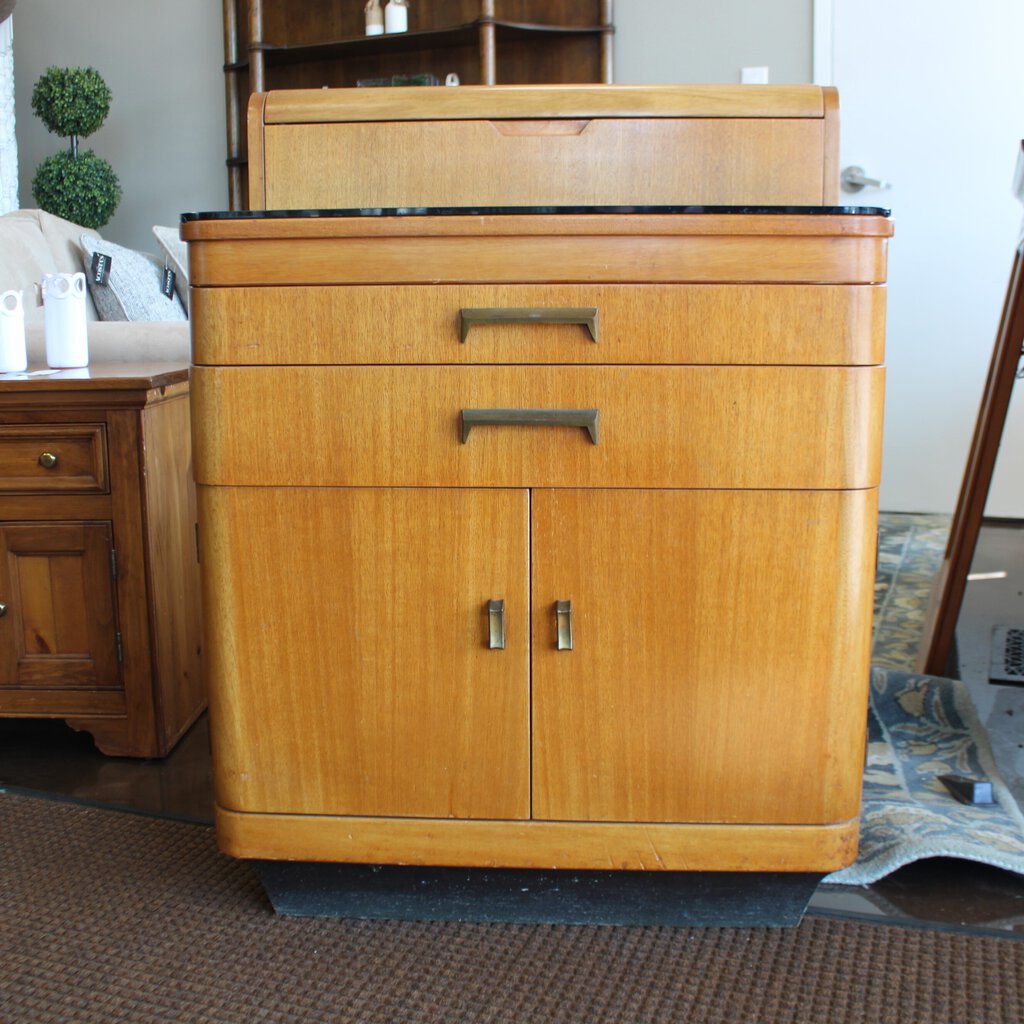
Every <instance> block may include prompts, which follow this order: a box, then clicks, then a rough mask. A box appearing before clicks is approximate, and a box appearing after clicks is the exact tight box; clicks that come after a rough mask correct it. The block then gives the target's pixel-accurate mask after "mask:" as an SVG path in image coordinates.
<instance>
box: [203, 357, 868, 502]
mask: <svg viewBox="0 0 1024 1024" xmlns="http://www.w3.org/2000/svg"><path fill="white" fill-rule="evenodd" d="M883 379H884V370H883V369H882V368H881V367H858V368H823V367H773V366H764V367H750V366H671V367H663V366H659V367H651V366H646V367H645V366H621V367H616V366H578V367H571V368H566V367H557V366H472V367H444V366H424V367H417V368H416V369H415V370H410V369H409V368H407V367H397V366H396V367H390V366H366V367H354V366H322V367H302V366H288V367H250V368H246V367H216V368H215V367H196V368H194V370H193V380H192V386H193V389H194V394H195V397H196V402H195V405H194V407H193V415H194V419H193V430H194V437H195V444H196V450H195V472H196V480H197V482H198V483H202V484H226V485H231V484H237V485H256V484H260V485H264V486H288V485H296V486H298V485H301V486H426V487H429V486H437V487H446V486H456V487H457V486H473V487H481V486H482V487H669V488H674V487H698V488H703V487H714V488H786V489H788V488H843V489H848V488H862V487H873V486H875V485H876V484H877V482H878V475H879V449H880V423H881V411H882V393H883ZM481 410H503V411H504V412H505V415H502V416H497V417H489V416H486V415H485V416H484V418H485V419H498V420H502V419H505V420H508V419H514V418H515V417H514V416H511V417H510V416H508V415H507V411H508V410H514V411H522V410H530V411H538V410H539V411H541V412H542V413H545V414H546V413H550V412H551V411H552V410H558V411H566V410H568V411H571V412H575V413H576V414H577V415H576V416H575V417H574V418H571V421H572V422H574V423H575V425H545V426H541V425H493V424H487V425H474V422H473V414H474V413H476V414H478V415H479V414H480V411H481ZM467 414H468V415H467ZM588 417H589V419H588ZM540 418H541V419H544V418H546V417H545V416H544V415H541V416H540ZM547 418H550V417H547Z"/></svg>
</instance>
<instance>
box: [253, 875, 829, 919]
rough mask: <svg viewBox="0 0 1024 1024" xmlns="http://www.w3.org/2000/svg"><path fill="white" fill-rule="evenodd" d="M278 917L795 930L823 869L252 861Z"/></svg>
mask: <svg viewBox="0 0 1024 1024" xmlns="http://www.w3.org/2000/svg"><path fill="white" fill-rule="evenodd" d="M252 864H253V867H255V869H256V871H257V873H258V874H259V876H260V880H261V881H262V882H263V886H264V888H265V889H266V892H267V895H268V896H269V898H270V901H271V903H272V904H273V906H274V910H275V911H277V913H279V914H289V915H296V916H299V917H358V918H390V919H393V920H401V921H503V922H507V923H517V924H617V925H672V926H677V927H718V928H748V927H775V928H780V927H792V926H795V925H797V924H799V923H800V919H801V918H802V917H803V913H804V910H805V909H806V907H807V903H808V901H809V900H810V898H811V896H812V895H813V893H814V890H815V889H816V888H817V885H818V882H819V881H820V880H821V878H822V876H821V875H820V874H790V873H747V872H736V873H732V872H684V871H652V872H645V871H537V870H518V869H515V870H513V869H507V868H501V869H495V868H435V867H401V866H394V865H383V866H378V865H366V864H315V863H296V862H292V861H288V862H284V861H253V862H252Z"/></svg>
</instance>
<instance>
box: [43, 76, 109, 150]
mask: <svg viewBox="0 0 1024 1024" xmlns="http://www.w3.org/2000/svg"><path fill="white" fill-rule="evenodd" d="M110 99H111V96H110V89H108V88H107V83H106V82H104V81H103V78H102V77H101V76H100V73H99V72H98V71H97V70H96V69H95V68H57V67H52V68H47V69H46V71H45V72H44V73H43V74H42V75H41V76H40V78H39V81H38V82H36V85H35V88H34V89H33V90H32V112H33V113H34V114H36V116H37V117H39V119H40V120H41V121H42V122H43V124H45V125H46V127H47V128H49V130H50V131H51V132H54V133H55V134H56V135H81V136H82V137H83V138H84V137H85V136H87V135H92V133H93V132H94V131H96V129H97V128H99V126H100V125H101V124H103V121H104V119H105V118H106V116H107V114H108V113H110Z"/></svg>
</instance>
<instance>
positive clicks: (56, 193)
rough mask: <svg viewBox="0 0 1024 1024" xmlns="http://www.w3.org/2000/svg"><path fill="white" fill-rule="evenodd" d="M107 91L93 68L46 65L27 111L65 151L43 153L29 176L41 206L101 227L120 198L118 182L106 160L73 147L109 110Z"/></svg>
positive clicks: (73, 219) (112, 213) (33, 192)
mask: <svg viewBox="0 0 1024 1024" xmlns="http://www.w3.org/2000/svg"><path fill="white" fill-rule="evenodd" d="M110 100H111V95H110V89H109V88H108V87H107V83H106V82H104V81H103V78H102V76H101V75H100V73H99V72H98V71H97V70H96V69H95V68H56V67H52V68H47V70H46V71H45V72H44V73H43V75H42V76H41V77H40V78H39V81H38V82H36V85H35V88H34V89H33V90H32V111H33V113H35V114H36V115H37V116H38V117H39V119H40V120H41V121H42V122H43V124H44V125H46V127H47V129H48V130H49V131H51V132H53V133H54V134H55V135H63V136H65V137H70V140H71V147H70V151H65V152H63V153H57V154H55V155H54V156H51V157H47V159H45V160H44V161H43V162H42V163H41V164H40V165H39V167H38V169H37V170H36V174H35V177H34V178H33V179H32V195H33V197H34V198H35V201H36V203H37V204H38V205H39V207H40V209H43V210H46V211H47V212H48V213H54V214H56V215H57V216H58V217H63V218H64V219H65V220H70V221H74V222H75V223H76V224H81V225H83V226H84V227H87V228H101V227H103V225H104V224H106V223H107V221H109V220H110V218H111V217H112V216H113V215H114V211H115V210H116V209H117V204H118V203H119V202H120V201H121V183H120V182H119V181H118V180H117V175H116V174H114V170H113V168H112V167H111V166H110V164H109V163H107V161H106V160H104V159H102V158H101V157H98V156H97V155H96V154H95V153H94V152H93V151H92V150H91V149H89V150H86V151H85V152H84V153H79V151H78V139H79V137H82V138H85V137H87V136H89V135H92V133H93V132H94V131H96V129H97V128H99V126H100V125H101V124H103V122H104V120H105V119H106V116H107V114H108V113H109V112H110Z"/></svg>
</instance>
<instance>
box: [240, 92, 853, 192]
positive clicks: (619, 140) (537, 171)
mask: <svg viewBox="0 0 1024 1024" xmlns="http://www.w3.org/2000/svg"><path fill="white" fill-rule="evenodd" d="M410 93H415V94H416V95H410ZM249 146H250V164H249V169H250V195H251V203H252V206H253V208H259V207H260V206H262V207H263V208H266V209H296V208H299V209H308V208H310V207H317V208H330V207H341V208H348V207H375V206H384V207H388V206H488V205H501V206H530V205H551V206H559V205H566V204H597V205H623V204H638V203H645V204H652V203H654V204H657V203H669V204H673V203H674V204H678V203H686V204H692V203H703V204H719V203H724V204H788V205H802V206H818V205H822V204H828V203H833V202H835V201H836V200H837V199H838V167H837V147H838V111H837V104H836V99H835V93H834V91H833V90H828V89H820V88H818V87H815V86H769V87H765V88H756V87H750V86H742V87H740V86H684V87H680V86H654V87H652V86H569V87H565V86H563V87H553V88H552V87H538V86H533V87H530V88H517V87H514V86H499V87H489V88H474V87H472V86H469V87H462V88H459V89H457V90H455V89H443V90H442V89H418V90H410V89H405V90H400V89H374V90H373V91H372V93H371V91H370V90H368V89H329V90H287V91H279V92H273V93H269V94H266V95H264V96H258V97H255V98H254V100H253V103H252V106H251V107H250V140H249ZM261 157H262V159H261ZM768 167H770V168H771V173H765V168H768ZM342 168H343V171H342V170H340V169H342Z"/></svg>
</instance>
